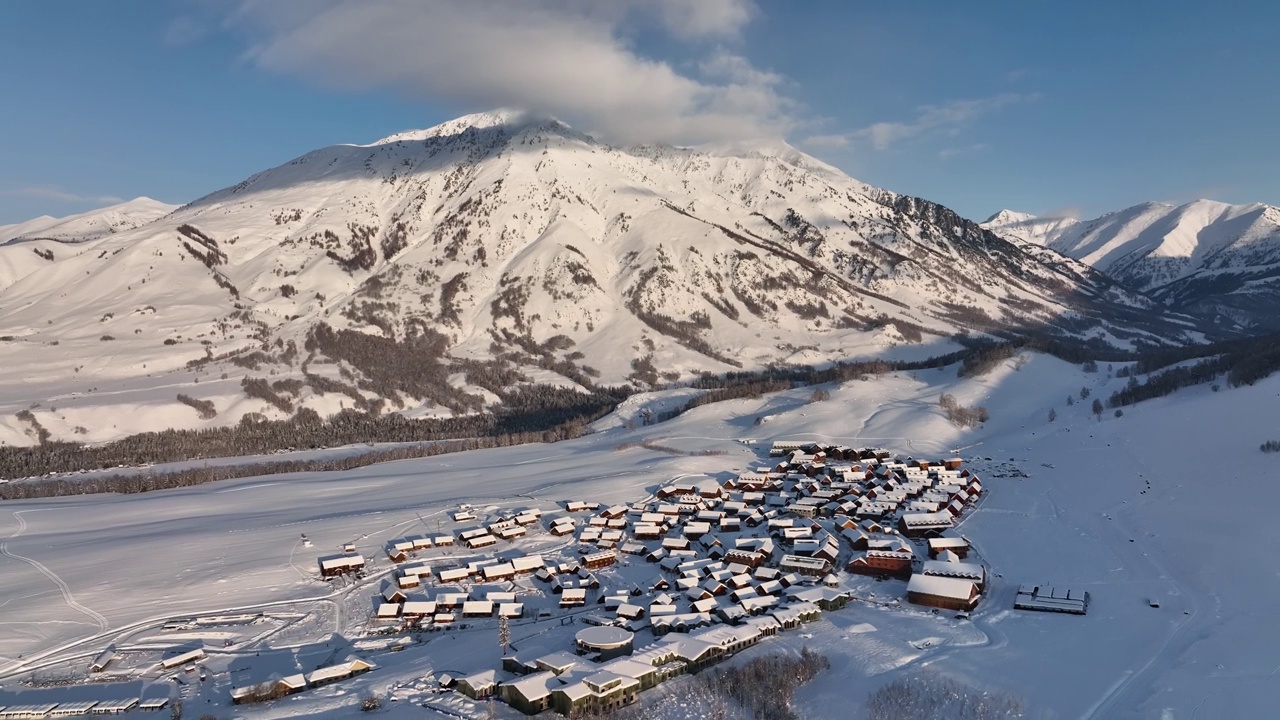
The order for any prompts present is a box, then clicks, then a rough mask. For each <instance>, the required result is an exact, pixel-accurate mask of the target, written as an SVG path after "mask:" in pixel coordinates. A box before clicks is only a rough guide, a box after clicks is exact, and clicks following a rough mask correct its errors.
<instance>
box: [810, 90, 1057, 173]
mask: <svg viewBox="0 0 1280 720" xmlns="http://www.w3.org/2000/svg"><path fill="white" fill-rule="evenodd" d="M1039 97H1040V95H1039V94H1037V93H1030V94H1019V93H1003V94H1001V95H996V96H993V97H989V98H980V99H977V100H952V101H951V102H947V103H943V104H942V105H921V106H920V107H919V108H917V114H916V117H915V118H914V119H912V120H907V121H898V122H878V123H874V124H872V125H868V126H867V127H864V128H860V129H858V130H854V131H853V132H849V133H843V134H834V135H815V136H813V137H810V138H807V139H805V140H803V141H801V144H808V145H812V146H814V147H827V148H842V147H845V146H847V145H850V144H853V143H854V142H856V141H866V142H870V143H871V146H872V147H874V148H875V149H877V150H887V149H889V148H890V147H892V146H893V145H894V144H896V143H899V142H901V141H903V140H908V139H911V138H915V137H920V136H923V135H928V134H935V133H939V134H944V135H950V136H955V135H959V134H960V132H961V131H962V130H963V129H964V128H966V127H968V126H969V125H970V124H972V122H973V121H974V120H976V119H978V118H979V117H981V116H983V115H987V114H989V113H992V112H994V111H996V110H999V109H1001V108H1003V107H1006V106H1008V105H1013V104H1015V103H1021V102H1030V101H1033V100H1036V99H1038V98H1039ZM986 149H987V147H986V145H982V144H979V145H971V146H968V147H963V148H950V149H946V150H943V151H942V152H940V153H939V157H941V158H942V159H944V160H945V159H947V158H950V157H955V156H956V155H960V154H964V153H967V152H978V151H981V150H986Z"/></svg>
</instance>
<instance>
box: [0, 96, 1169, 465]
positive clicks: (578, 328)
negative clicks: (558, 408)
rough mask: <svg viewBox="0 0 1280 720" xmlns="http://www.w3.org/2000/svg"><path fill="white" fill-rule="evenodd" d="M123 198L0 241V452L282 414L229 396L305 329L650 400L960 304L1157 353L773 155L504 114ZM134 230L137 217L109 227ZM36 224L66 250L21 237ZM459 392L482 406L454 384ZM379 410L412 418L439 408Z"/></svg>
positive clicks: (1027, 252)
mask: <svg viewBox="0 0 1280 720" xmlns="http://www.w3.org/2000/svg"><path fill="white" fill-rule="evenodd" d="M126 205H128V206H129V208H130V209H129V212H128V213H125V212H124V211H123V210H121V209H119V208H115V209H113V208H108V209H106V210H104V211H101V212H100V213H98V214H96V215H95V214H87V215H85V216H80V217H79V218H69V219H65V220H63V221H58V222H54V221H52V220H47V219H46V220H41V221H39V222H37V223H35V225H31V226H29V227H26V228H25V229H17V230H15V229H13V228H10V229H9V230H6V232H7V233H9V234H11V235H13V236H14V237H15V238H17V237H18V236H21V237H22V238H28V239H26V240H22V241H18V240H16V239H15V240H14V241H13V242H9V243H8V244H4V245H0V338H3V340H0V348H2V349H3V351H4V354H5V362H4V363H3V364H0V443H5V444H11V445H16V444H30V443H33V442H35V433H34V431H33V429H32V428H31V427H30V426H29V425H28V424H26V423H22V422H19V421H17V420H15V419H14V413H16V412H18V411H19V410H23V409H31V410H32V412H33V413H34V414H35V416H36V418H37V419H38V421H39V422H40V423H41V425H43V426H44V427H45V428H46V429H48V430H49V432H51V433H52V435H53V437H54V438H55V439H59V440H74V441H88V442H103V441H108V440H112V439H116V438H119V437H121V436H123V435H127V434H131V433H135V432H141V431H151V430H161V429H166V428H191V429H195V428H204V427H210V426H218V425H226V424H233V423H235V422H237V421H239V419H240V418H241V417H242V416H243V415H245V414H247V413H250V412H256V413H261V414H263V415H265V416H267V417H272V418H278V417H281V416H282V413H281V412H280V411H278V410H275V409H274V408H272V407H271V406H270V405H268V404H267V403H265V402H264V401H262V400H257V399H250V398H247V397H246V396H245V395H244V394H243V392H242V391H241V389H240V381H241V379H242V378H244V377H245V376H248V375H252V376H255V377H271V379H272V381H277V380H283V379H289V378H292V379H302V376H303V372H302V370H303V363H304V361H305V360H307V354H308V353H307V352H306V351H305V349H304V348H305V345H306V340H307V338H308V336H309V334H310V333H311V331H312V329H313V328H314V327H315V326H317V325H318V324H320V323H325V324H328V325H329V326H331V327H333V328H335V329H338V330H344V329H346V330H353V331H357V332H361V333H365V334H368V335H370V336H373V337H379V338H382V337H388V336H390V337H394V338H397V339H401V340H402V339H404V338H406V337H408V336H410V335H411V334H414V333H421V332H422V331H423V328H427V329H429V330H431V331H434V332H439V333H441V335H442V336H443V338H444V340H443V341H442V342H443V343H444V344H445V345H446V346H447V357H448V358H450V359H456V360H461V359H481V360H484V359H489V358H492V357H493V356H494V354H495V352H497V351H498V350H500V351H502V352H507V353H509V352H510V351H512V350H515V351H518V352H521V353H528V352H537V353H542V358H543V359H549V360H553V361H555V362H558V363H572V364H574V365H576V366H579V367H582V368H584V369H583V372H587V370H586V368H589V369H590V370H591V371H592V372H596V373H599V380H598V381H599V382H601V383H606V384H620V383H623V382H627V381H628V378H630V377H631V376H632V375H633V372H634V370H635V365H634V364H633V363H636V362H643V361H646V360H648V361H651V362H652V364H653V366H654V367H657V368H660V369H661V371H662V373H663V376H661V377H659V378H658V382H659V383H664V382H668V381H670V380H671V379H679V378H686V379H687V378H689V377H691V376H692V375H693V374H694V373H695V372H698V371H709V372H724V371H729V370H734V369H737V368H738V367H744V368H758V367H762V366H764V365H767V364H769V363H806V364H808V363H824V362H829V361H831V360H833V359H836V358H848V357H886V356H893V357H921V356H924V355H927V354H931V353H934V352H946V351H947V350H949V349H953V346H950V344H949V342H947V341H945V340H942V339H941V338H947V337H950V336H951V335H952V334H954V333H955V332H956V331H957V330H961V329H965V328H967V327H969V325H968V323H969V322H970V321H969V320H966V319H965V315H966V313H970V314H971V317H977V318H980V319H982V318H986V319H990V320H993V321H997V322H1001V323H1007V324H1011V325H1028V324H1029V325H1034V326H1037V327H1039V326H1042V325H1044V324H1048V323H1054V322H1059V321H1067V322H1064V323H1063V324H1064V325H1068V326H1069V327H1070V328H1071V330H1069V332H1078V333H1079V334H1081V335H1088V336H1091V337H1100V338H1104V339H1109V340H1111V341H1113V342H1115V343H1116V344H1118V345H1120V346H1125V344H1126V343H1128V342H1130V341H1131V340H1132V339H1133V338H1134V337H1136V336H1147V337H1148V339H1155V337H1156V334H1159V331H1154V330H1151V329H1150V327H1152V326H1146V327H1143V328H1128V329H1127V330H1126V327H1127V323H1129V320H1125V319H1119V320H1117V319H1116V317H1117V316H1115V315H1114V314H1109V313H1108V310H1107V308H1117V309H1121V310H1125V311H1127V310H1129V309H1135V308H1136V309H1142V310H1144V311H1151V312H1153V313H1154V312H1158V307H1157V306H1156V305H1155V304H1154V303H1152V302H1151V301H1150V300H1148V299H1147V298H1145V297H1143V296H1141V295H1135V294H1133V293H1130V292H1128V291H1126V290H1124V289H1122V288H1120V287H1118V286H1116V285H1115V284H1114V283H1109V282H1106V281H1105V280H1104V279H1103V278H1101V276H1100V275H1099V274H1098V273H1096V272H1094V271H1092V270H1091V269H1089V268H1088V267H1087V266H1086V265H1084V264H1082V263H1078V262H1072V261H1067V260H1063V259H1062V258H1061V257H1060V256H1057V255H1052V257H1046V256H1045V253H1044V251H1043V250H1042V249H1041V248H1038V247H1030V246H1025V247H1024V245H1023V244H1018V243H1013V244H1006V243H993V242H990V241H989V238H988V237H985V236H984V235H983V234H981V233H975V232H973V231H972V228H971V227H969V226H966V225H965V224H964V222H963V221H960V220H959V219H957V218H954V217H953V216H948V215H947V214H945V213H935V212H933V209H932V208H931V206H929V205H928V204H926V203H923V202H922V201H916V200H913V199H910V198H900V197H898V196H896V195H894V194H892V193H889V192H887V191H884V190H879V189H877V188H873V187H870V186H868V185H866V184H864V183H861V182H858V181H857V180H854V179H852V178H849V177H847V176H845V175H844V174H842V173H840V172H839V171H838V170H836V169H834V168H832V167H830V166H828V165H826V164H824V163H822V162H820V161H818V160H816V159H814V158H811V157H809V156H807V155H805V154H803V153H801V152H799V151H797V150H795V149H794V148H792V147H790V146H788V145H786V144H785V143H781V142H773V143H750V144H742V143H739V144H732V145H720V146H708V147H704V148H674V147H665V146H644V147H632V148H617V147H610V146H608V145H604V144H601V143H599V142H597V141H595V140H594V139H592V138H591V137H589V136H587V135H584V134H582V133H580V132H578V131H576V130H573V129H572V128H569V127H567V126H565V125H564V124H562V123H559V122H557V121H555V120H552V119H549V118H545V117H539V116H534V115H527V114H524V113H518V112H514V111H498V112H494V113H481V114H477V115H470V116H466V117H462V118H458V119H456V120H452V121H449V122H447V123H444V124H442V125H439V126H437V127H435V128H430V129H427V130H420V131H410V132H406V133H400V134H397V135H392V136H390V137H387V138H383V139H382V140H380V141H378V142H376V143H374V144H372V145H336V146H332V147H327V148H323V149H320V150H316V151H314V152H310V153H307V154H306V155H303V156H301V157H299V158H296V159H294V160H292V161H290V162H288V163H286V164H284V165H281V166H279V167H276V168H272V169H269V170H266V171H263V172H260V173H258V174H256V175H254V176H252V177H250V178H248V179H246V180H245V181H243V182H241V183H238V184H237V185H235V186H233V187H230V188H226V189H223V190H219V191H217V192H214V193H212V194H210V195H208V196H206V197H203V198H200V199H198V200H196V201H194V202H191V203H189V204H187V205H184V206H183V207H181V208H177V209H173V208H170V207H169V206H163V205H161V204H158V203H154V202H153V201H144V200H141V199H140V200H138V201H133V202H132V203H129V204H126ZM130 213H131V214H130ZM125 215H129V217H137V218H139V219H138V220H137V226H136V227H132V228H131V229H130V228H127V227H125V225H120V224H118V222H123V221H117V220H113V219H111V218H117V217H124V216H125ZM159 215H162V216H161V217H156V216H159ZM94 218H96V219H94ZM147 220H149V221H147ZM130 222H133V221H130ZM59 228H61V229H59ZM37 230H38V232H37ZM14 233H16V235H14ZM46 233H52V234H54V235H57V236H58V237H59V238H60V239H59V240H36V239H29V238H34V237H36V236H37V235H39V236H43V235H44V234H46ZM73 241H74V242H73ZM37 252H38V253H39V254H37ZM49 257H51V258H52V259H47V258H49ZM344 264H345V265H346V268H345V269H344ZM1080 297H1086V298H1088V299H1089V302H1088V303H1085V304H1084V305H1080V300H1079V298H1080ZM1130 319H1132V318H1130ZM983 322H986V320H983ZM1159 322H1164V321H1159ZM979 324H982V323H979ZM1157 324H1158V323H1157ZM1081 327H1084V328H1086V329H1084V330H1081V329H1080V328H1081ZM1166 329H1167V330H1168V333H1167V334H1165V335H1164V336H1165V337H1171V336H1176V335H1179V334H1182V333H1183V331H1184V330H1186V329H1187V328H1186V327H1185V326H1183V325H1177V324H1173V325H1169V326H1167V328H1166ZM921 332H922V333H923V335H921V334H919V333H921ZM289 343H293V346H294V347H295V348H296V354H294V355H288V351H287V350H286V348H288V347H289ZM495 347H496V348H497V349H498V350H495ZM540 348H541V349H540ZM251 352H260V353H263V354H264V356H266V359H264V360H262V362H261V365H260V367H258V368H257V369H248V368H246V367H243V366H239V365H235V364H233V363H232V362H230V356H231V355H233V354H235V353H241V354H246V353H251ZM205 357H212V358H215V360H214V361H212V362H210V363H209V364H208V365H205V366H204V367H201V368H190V367H188V363H190V362H191V361H196V360H200V359H201V358H205ZM545 364H546V363H544V365H545ZM308 368H309V371H310V372H311V373H314V374H317V375H321V376H324V377H326V378H329V379H331V380H339V379H341V378H340V372H341V371H344V370H345V371H351V370H352V368H349V367H346V366H343V367H341V368H339V367H337V366H335V365H334V364H331V363H328V362H325V358H323V357H320V358H318V359H317V361H316V362H312V363H310V364H309V366H308ZM521 370H522V371H523V372H524V373H525V374H526V375H527V376H528V377H529V378H530V380H531V381H539V382H553V383H558V384H562V385H570V386H572V385H573V383H572V381H570V380H568V379H566V378H563V377H559V376H556V375H555V374H554V373H552V372H551V371H549V370H545V369H542V367H540V366H538V365H537V364H535V363H533V362H526V363H525V364H524V365H523V367H522V368H521ZM224 376H225V379H224ZM451 382H453V383H454V385H455V387H457V388H459V389H462V390H464V391H466V392H469V393H471V394H473V395H480V396H483V397H486V398H487V400H488V401H489V402H492V401H494V400H495V398H494V397H493V396H492V395H485V394H484V392H483V391H481V390H480V389H478V388H476V387H472V386H468V385H466V383H465V379H464V375H463V373H454V377H453V379H452V381H451ZM347 384H353V383H347ZM179 393H184V394H186V395H189V396H191V397H194V398H196V399H199V400H207V401H211V402H212V403H213V404H214V406H215V409H216V410H217V413H218V414H217V416H216V417H214V418H212V419H208V420H205V419H201V418H200V416H199V415H198V414H197V412H196V411H195V410H194V409H192V408H191V407H187V406H185V405H182V404H179V403H178V402H177V401H176V396H177V395H178V394H179ZM364 395H365V397H366V399H370V400H373V399H375V398H374V397H373V396H372V391H365V392H364ZM388 399H389V400H391V401H392V402H391V405H390V406H391V407H397V408H401V407H402V410H400V411H402V412H404V413H406V414H408V415H411V416H431V415H437V416H439V415H449V414H450V413H451V412H452V411H451V410H450V409H449V408H448V407H445V406H443V405H439V404H434V403H432V402H431V401H429V400H426V399H423V398H414V397H404V396H400V397H396V398H388ZM295 400H296V402H295V407H307V408H310V409H313V410H316V411H317V412H319V413H320V414H321V415H329V414H332V413H335V412H337V411H339V410H341V409H342V408H343V407H350V405H351V404H352V400H351V399H350V398H348V397H344V396H343V395H341V394H336V393H332V392H331V393H329V394H327V395H320V394H318V393H316V392H314V391H313V390H312V389H311V388H309V387H307V388H304V389H302V390H301V391H300V394H299V396H298V397H296V398H295ZM33 405H37V406H36V407H34V408H32V406H33ZM55 408H56V409H55Z"/></svg>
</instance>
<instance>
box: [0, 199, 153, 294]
mask: <svg viewBox="0 0 1280 720" xmlns="http://www.w3.org/2000/svg"><path fill="white" fill-rule="evenodd" d="M177 208H178V206H177V205H167V204H165V203H162V202H158V201H156V200H152V199H151V198H146V197H140V198H135V199H133V200H130V201H128V202H123V203H120V204H118V205H112V206H110V207H105V208H101V209H98V210H91V211H89V212H84V213H80V214H78V215H69V216H67V217H62V218H55V217H49V216H48V215H43V216H41V217H38V218H35V219H34V220H28V221H27V222H23V223H17V224H14V225H0V290H3V289H4V288H6V287H8V286H9V285H11V284H13V283H14V282H16V281H17V280H19V279H21V278H23V277H25V276H26V275H29V274H31V273H33V272H35V271H36V270H39V269H41V268H42V267H44V266H45V265H46V264H48V263H52V262H56V261H58V260H59V259H61V258H66V257H68V256H71V255H76V254H78V253H81V252H84V248H79V247H71V246H72V245H78V244H81V243H86V242H89V241H92V240H98V239H101V238H104V237H107V236H109V235H113V234H115V233H119V232H125V231H127V230H133V229H134V228H137V227H141V226H143V225H146V224H147V223H149V222H152V221H154V220H156V219H158V218H161V217H163V216H165V215H167V214H169V213H170V212H172V211H174V210H176V209H177Z"/></svg>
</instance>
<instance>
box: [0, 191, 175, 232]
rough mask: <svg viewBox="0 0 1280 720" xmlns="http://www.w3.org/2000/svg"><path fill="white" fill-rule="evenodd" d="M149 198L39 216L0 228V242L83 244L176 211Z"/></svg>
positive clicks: (170, 206)
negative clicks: (68, 212) (56, 241)
mask: <svg viewBox="0 0 1280 720" xmlns="http://www.w3.org/2000/svg"><path fill="white" fill-rule="evenodd" d="M177 209H178V206H177V205H169V204H167V203H162V202H160V201H159V200H152V199H151V198H149V197H139V198H134V199H132V200H128V201H126V202H122V203H119V204H117V205H111V206H110V207H105V208H100V209H98V210H90V211H88V212H83V213H79V214H76V215H68V216H66V217H61V218H55V217H50V216H48V215H42V216H40V217H38V218H35V219H34V220H28V221H26V222H22V223H17V224H15V225H0V243H7V242H21V241H24V240H28V241H29V240H58V241H61V242H84V241H85V240H96V239H98V238H101V237H105V236H107V235H112V234H114V233H118V232H124V231H126V230H132V229H134V228H136V227H139V226H142V225H146V224H147V223H149V222H151V221H153V220H157V219H159V218H161V217H164V216H165V215H168V214H169V213H171V212H173V211H174V210H177Z"/></svg>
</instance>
